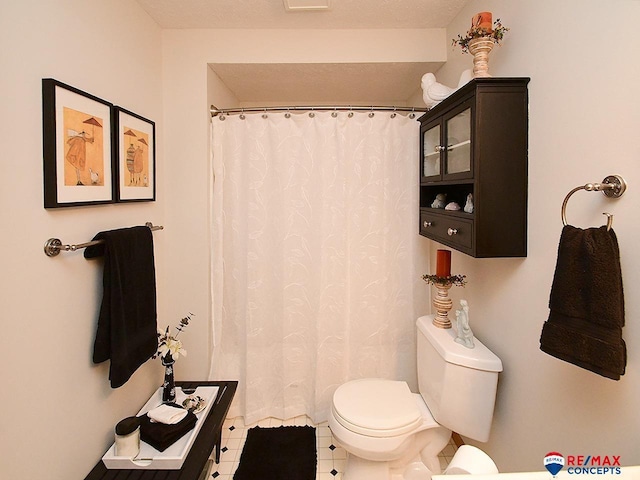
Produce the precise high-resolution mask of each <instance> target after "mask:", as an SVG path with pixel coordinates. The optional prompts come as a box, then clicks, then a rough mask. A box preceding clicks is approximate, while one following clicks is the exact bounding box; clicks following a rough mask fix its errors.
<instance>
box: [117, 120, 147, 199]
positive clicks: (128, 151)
mask: <svg viewBox="0 0 640 480" xmlns="http://www.w3.org/2000/svg"><path fill="white" fill-rule="evenodd" d="M114 112H115V113H114V124H113V125H114V127H113V130H114V142H113V145H114V147H113V148H114V150H115V151H116V155H115V157H116V171H117V173H118V181H117V185H118V188H117V201H118V202H144V201H154V200H155V199H156V124H155V123H154V122H152V121H151V120H148V119H146V118H144V117H141V116H140V115H137V114H135V113H133V112H129V111H127V110H125V109H123V108H120V107H114Z"/></svg>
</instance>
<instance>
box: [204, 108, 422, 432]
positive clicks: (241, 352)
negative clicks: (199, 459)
mask: <svg viewBox="0 0 640 480" xmlns="http://www.w3.org/2000/svg"><path fill="white" fill-rule="evenodd" d="M418 142H419V123H418V122H417V121H416V120H415V119H409V118H407V117H404V116H400V115H398V116H392V115H391V114H389V113H382V112H377V113H375V115H374V116H373V117H370V116H369V115H368V114H367V113H354V114H353V116H351V117H350V116H349V115H348V114H347V113H346V112H341V113H338V114H337V115H336V116H335V117H334V116H332V115H331V113H328V112H327V113H316V114H315V116H310V115H308V114H293V115H291V116H290V117H289V118H287V116H285V115H284V114H282V113H272V114H269V115H268V117H267V118H264V117H263V116H262V115H260V114H255V115H249V114H247V115H246V116H245V118H244V119H242V118H240V117H239V116H229V117H227V118H226V119H224V120H221V119H220V118H218V117H216V118H213V120H212V155H213V160H212V165H213V172H212V207H211V208H212V215H213V221H212V244H213V254H212V289H213V291H212V297H213V322H214V327H213V331H214V337H215V346H214V348H213V356H212V366H211V377H212V378H218V379H220V378H222V379H237V380H239V390H238V393H237V399H236V402H235V403H234V407H233V409H234V410H233V411H232V414H235V415H242V416H244V417H245V421H246V422H248V423H252V422H255V421H258V420H260V419H262V418H266V417H277V418H281V419H288V418H291V417H294V416H297V415H302V414H306V415H308V416H310V417H311V418H312V419H313V420H315V421H316V422H319V421H323V420H325V419H326V418H327V413H328V411H329V409H330V406H331V397H332V395H333V392H334V391H335V389H336V388H337V387H338V386H339V385H340V384H342V383H344V382H345V381H347V380H351V379H354V378H361V377H381V378H392V379H403V380H407V381H409V383H410V385H411V386H415V383H416V380H415V362H416V360H415V321H416V318H417V316H419V315H422V314H425V313H428V300H429V299H428V288H426V286H425V285H424V282H423V281H422V279H421V278H420V277H421V275H422V274H423V273H426V271H427V270H426V266H427V263H426V262H427V261H428V255H427V253H426V251H425V249H426V248H427V247H426V245H425V241H424V240H423V239H421V238H420V237H419V235H418V195H417V193H418V174H419V167H418Z"/></svg>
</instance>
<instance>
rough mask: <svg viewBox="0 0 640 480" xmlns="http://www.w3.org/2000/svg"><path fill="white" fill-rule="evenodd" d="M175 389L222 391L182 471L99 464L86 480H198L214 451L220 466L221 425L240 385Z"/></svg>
mask: <svg viewBox="0 0 640 480" xmlns="http://www.w3.org/2000/svg"><path fill="white" fill-rule="evenodd" d="M176 386H178V387H187V388H196V387H199V386H212V387H216V386H217V387H219V389H218V397H217V403H216V404H215V405H214V406H213V408H211V410H210V411H209V414H208V415H207V418H205V420H204V424H203V425H202V428H201V429H200V432H198V436H197V437H196V439H195V441H194V442H193V445H192V447H191V450H190V451H189V453H188V454H187V458H186V459H185V461H184V464H183V465H182V468H181V469H180V470H126V469H118V470H115V469H111V470H110V469H108V468H107V467H105V465H104V463H102V460H100V461H99V462H98V463H97V464H96V466H95V467H93V470H91V473H89V475H87V477H86V478H85V480H119V479H120V480H124V479H128V480H130V479H137V480H155V479H160V478H161V479H163V480H198V478H199V477H200V474H201V473H202V470H203V468H204V466H205V464H206V463H207V459H208V458H209V455H210V454H211V451H212V450H213V449H214V448H215V450H216V463H220V447H221V442H222V424H223V423H224V420H225V418H226V417H227V412H228V411H229V407H230V406H231V401H232V400H233V396H234V395H235V393H236V388H237V387H238V382H236V381H220V382H217V381H216V382H176ZM225 387H226V388H225Z"/></svg>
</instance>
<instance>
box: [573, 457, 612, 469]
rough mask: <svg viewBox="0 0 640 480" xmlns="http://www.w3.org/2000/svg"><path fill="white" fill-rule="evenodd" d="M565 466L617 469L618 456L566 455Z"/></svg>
mask: <svg viewBox="0 0 640 480" xmlns="http://www.w3.org/2000/svg"><path fill="white" fill-rule="evenodd" d="M567 465H568V466H571V465H575V466H588V465H590V466H597V467H615V466H617V467H619V466H620V455H604V456H601V455H593V456H592V455H587V456H585V455H567Z"/></svg>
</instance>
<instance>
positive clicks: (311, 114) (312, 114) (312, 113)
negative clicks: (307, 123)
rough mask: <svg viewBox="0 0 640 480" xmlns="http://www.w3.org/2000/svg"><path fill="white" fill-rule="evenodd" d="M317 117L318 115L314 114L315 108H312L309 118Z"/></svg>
mask: <svg viewBox="0 0 640 480" xmlns="http://www.w3.org/2000/svg"><path fill="white" fill-rule="evenodd" d="M315 116H316V114H315V113H314V112H313V107H311V111H310V112H309V117H310V118H313V117H315Z"/></svg>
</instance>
